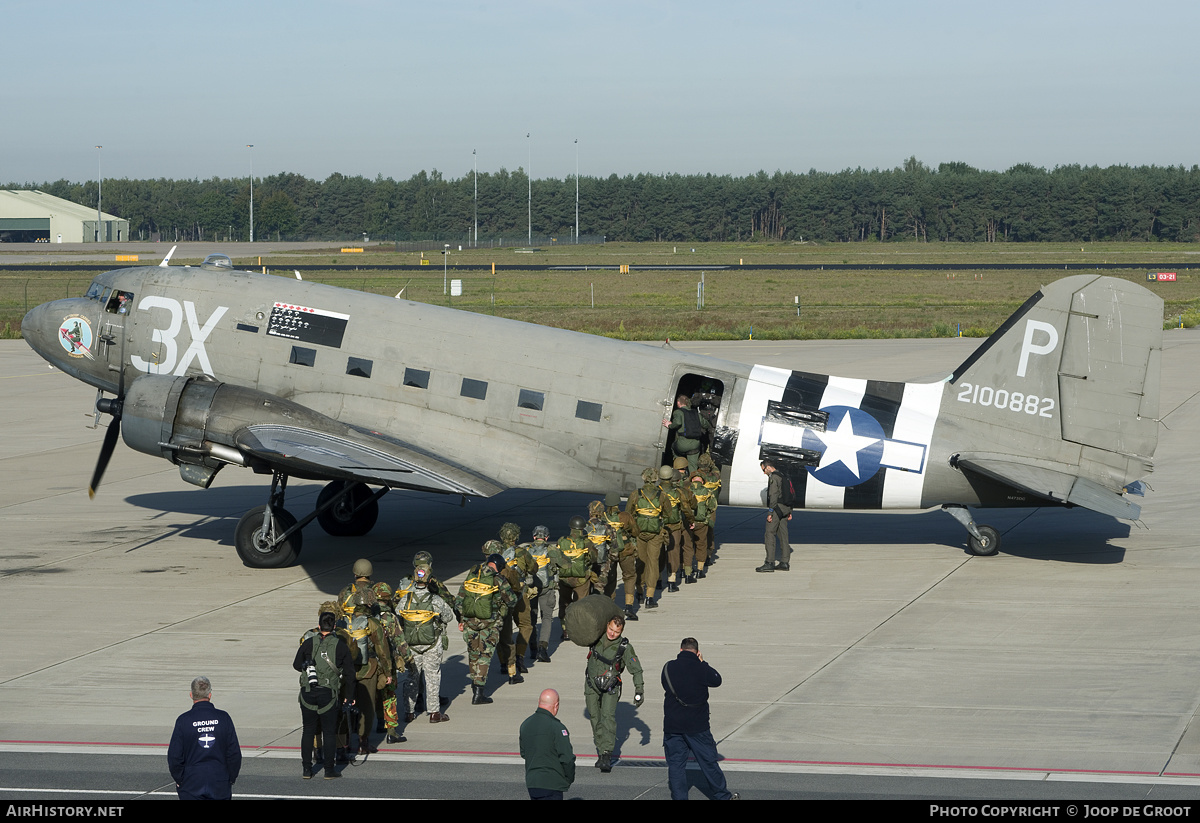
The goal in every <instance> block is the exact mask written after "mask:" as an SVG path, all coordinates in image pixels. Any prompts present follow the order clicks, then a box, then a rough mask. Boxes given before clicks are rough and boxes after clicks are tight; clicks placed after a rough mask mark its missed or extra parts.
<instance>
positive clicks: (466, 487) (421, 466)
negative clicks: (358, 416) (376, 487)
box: [235, 424, 504, 497]
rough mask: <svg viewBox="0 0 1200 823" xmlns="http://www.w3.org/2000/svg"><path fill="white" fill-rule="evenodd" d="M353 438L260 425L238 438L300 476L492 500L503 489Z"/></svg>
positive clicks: (375, 440) (392, 446) (375, 441)
mask: <svg viewBox="0 0 1200 823" xmlns="http://www.w3.org/2000/svg"><path fill="white" fill-rule="evenodd" d="M351 432H352V433H353V434H354V435H356V437H354V439H351V438H350V437H346V436H343V435H339V434H329V433H326V432H321V431H315V430H313V429H308V428H302V427H299V426H287V425H280V424H255V425H250V426H247V427H246V428H244V429H242V430H241V431H240V432H238V434H237V435H236V437H235V440H236V441H237V446H238V448H239V449H241V450H242V451H243V452H246V453H248V454H251V455H254V456H255V457H258V458H259V459H261V460H263V461H265V462H267V463H269V464H270V465H271V466H273V467H275V468H278V469H282V470H284V471H286V472H288V473H289V474H294V475H297V476H300V477H305V476H308V477H340V478H344V479H347V480H358V481H361V482H364V483H382V484H385V485H388V486H391V487H394V488H407V489H421V490H424V491H433V492H448V493H453V494H465V495H470V496H473V497H490V496H492V495H494V494H498V493H499V492H501V491H503V490H504V488H503V487H502V486H499V485H497V484H496V483H494V482H492V481H490V480H487V479H486V478H483V477H479V476H478V475H475V474H473V473H471V472H469V471H467V470H466V469H464V468H462V467H460V466H455V465H453V464H450V463H447V462H444V461H442V460H439V459H438V458H437V457H434V456H433V455H429V454H426V453H424V452H422V451H420V450H418V449H416V448H413V447H412V446H409V445H407V444H404V443H401V442H399V441H396V440H393V439H391V438H386V437H382V436H380V435H377V434H375V433H369V432H364V431H359V430H353V429H352V430H351Z"/></svg>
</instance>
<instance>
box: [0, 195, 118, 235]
mask: <svg viewBox="0 0 1200 823" xmlns="http://www.w3.org/2000/svg"><path fill="white" fill-rule="evenodd" d="M128 239H129V221H128V220H122V219H121V218H120V217H117V216H116V215H113V214H107V213H105V214H103V215H102V220H101V222H100V226H99V231H97V226H96V210H95V209H89V208H88V207H87V206H81V205H79V204H78V203H72V202H71V201H70V200H63V199H62V198H61V197H54V196H52V195H49V194H46V193H45V192H41V191H0V243H116V242H123V241H126V240H128Z"/></svg>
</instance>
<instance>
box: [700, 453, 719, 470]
mask: <svg viewBox="0 0 1200 823" xmlns="http://www.w3.org/2000/svg"><path fill="white" fill-rule="evenodd" d="M698 462H699V465H700V467H701V468H704V469H715V468H716V467H717V464H716V463H714V462H713V459H712V457H710V456H709V454H708V452H705V453H704V454H702V455H700V460H699V461H698Z"/></svg>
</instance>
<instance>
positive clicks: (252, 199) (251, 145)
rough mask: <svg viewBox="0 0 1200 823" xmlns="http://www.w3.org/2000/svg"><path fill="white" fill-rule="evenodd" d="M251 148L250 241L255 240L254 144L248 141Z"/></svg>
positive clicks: (248, 146)
mask: <svg viewBox="0 0 1200 823" xmlns="http://www.w3.org/2000/svg"><path fill="white" fill-rule="evenodd" d="M246 148H248V149H250V242H251V243H253V242H254V144H253V143H247V144H246Z"/></svg>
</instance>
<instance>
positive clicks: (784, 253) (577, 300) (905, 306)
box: [0, 243, 1200, 339]
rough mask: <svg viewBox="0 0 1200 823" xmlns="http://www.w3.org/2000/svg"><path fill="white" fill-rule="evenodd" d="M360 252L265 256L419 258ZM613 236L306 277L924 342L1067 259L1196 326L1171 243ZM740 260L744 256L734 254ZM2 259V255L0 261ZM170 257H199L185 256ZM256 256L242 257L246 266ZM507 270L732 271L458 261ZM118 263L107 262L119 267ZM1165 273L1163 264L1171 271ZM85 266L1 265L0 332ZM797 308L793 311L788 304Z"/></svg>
mask: <svg viewBox="0 0 1200 823" xmlns="http://www.w3.org/2000/svg"><path fill="white" fill-rule="evenodd" d="M368 248H369V249H370V251H364V253H363V254H361V255H349V254H340V253H339V252H338V250H337V248H336V247H335V248H332V249H323V250H315V251H308V252H286V253H284V254H275V255H272V256H270V257H269V258H267V259H264V263H266V264H267V265H268V267H269V269H270V270H272V271H273V272H278V273H279V275H280V276H287V277H292V276H293V275H292V274H291V272H290V270H287V268H286V267H287V266H288V265H289V264H291V265H304V266H320V265H324V264H326V262H327V261H328V262H329V263H330V264H337V265H342V266H344V265H346V264H354V263H361V264H369V265H371V266H373V267H374V266H408V267H412V266H416V265H418V264H419V260H420V258H421V255H420V254H419V253H416V252H408V253H397V252H395V251H393V250H392V248H391V246H379V247H368ZM692 248H693V246H691V245H688V246H686V247H685V246H682V245H673V244H608V245H604V246H577V247H575V246H556V247H551V248H547V249H544V250H542V251H538V252H535V253H518V252H514V251H513V250H512V249H478V250H464V251H463V252H462V253H459V252H457V251H452V253H451V256H450V259H449V266H448V276H449V278H450V279H459V280H461V281H462V286H463V294H462V296H461V297H454V298H447V297H446V296H444V295H443V275H442V265H441V264H442V262H443V261H442V255H441V254H438V253H434V254H433V255H429V253H428V252H426V255H429V256H430V257H431V263H430V264H429V266H428V268H426V267H421V268H407V269H405V270H391V271H389V270H387V269H376V268H372V269H365V270H360V271H354V270H338V271H334V270H324V271H322V270H308V271H306V272H305V273H304V277H305V279H306V280H310V281H317V282H322V283H331V284H334V285H338V286H341V287H344V288H351V289H359V290H363V291H368V292H373V293H377V294H385V295H388V296H392V295H395V294H396V293H397V292H399V291H400V290H401V289H402V288H403V289H404V295H403V296H404V297H406V298H408V299H411V300H417V301H420V302H427V303H438V304H442V305H445V304H447V303H449V305H452V306H455V307H457V308H461V309H466V310H468V311H474V312H483V313H488V314H491V313H494V314H496V315H499V316H503V317H511V318H515V319H519V320H526V321H530V322H534V323H542V324H545V325H552V326H558V327H561V328H570V329H576V330H579V331H586V332H591V333H596V334H604V335H608V336H614V337H621V338H626V339H662V338H664V337H671V338H673V339H739V338H746V337H749V336H750V334H751V330H753V335H754V337H756V338H769V339H804V338H841V337H922V336H950V335H955V334H958V333H960V331H961V333H962V334H964V335H970V336H981V335H986V334H990V333H991V332H992V331H993V330H994V329H995V328H996V326H998V325H999V324H1000V323H1001V322H1002V321H1003V320H1004V319H1005V318H1007V317H1008V315H1009V314H1011V313H1012V311H1013V310H1014V309H1016V307H1017V306H1019V305H1020V304H1021V303H1022V302H1024V300H1025V299H1026V298H1027V297H1029V295H1031V294H1033V293H1034V292H1035V291H1036V290H1037V289H1038V288H1039V287H1040V286H1042V285H1043V284H1046V283H1049V282H1052V281H1054V280H1057V279H1059V278H1061V277H1063V276H1067V275H1069V274H1076V273H1079V272H1077V271H1064V270H1063V268H1062V266H1063V265H1065V264H1068V263H1069V264H1098V263H1114V262H1117V263H1125V262H1128V263H1129V264H1130V265H1131V266H1132V265H1133V264H1135V263H1146V264H1152V265H1155V266H1156V268H1155V269H1151V270H1164V269H1165V270H1172V271H1176V272H1177V274H1178V280H1177V281H1176V282H1173V283H1153V284H1146V283H1145V274H1146V271H1147V269H1145V268H1130V269H1124V270H1117V271H1104V272H1103V273H1105V274H1109V275H1112V276H1118V277H1123V278H1125V279H1128V280H1131V281H1134V282H1139V283H1143V284H1146V285H1149V287H1150V288H1151V289H1152V290H1153V291H1155V292H1156V293H1157V294H1159V295H1160V296H1161V297H1162V298H1163V299H1164V300H1165V301H1166V303H1167V306H1166V311H1165V315H1164V324H1165V325H1174V324H1176V323H1178V322H1179V317H1180V316H1181V315H1182V317H1183V322H1184V324H1185V325H1195V324H1196V323H1197V322H1198V321H1200V271H1197V272H1195V273H1193V272H1192V271H1191V269H1190V263H1191V262H1192V261H1193V260H1200V252H1198V251H1196V250H1194V247H1192V246H1190V245H1179V244H1169V245H1168V244H1103V245H1100V246H1095V247H1087V246H1085V247H1084V248H1083V250H1082V251H1081V250H1080V247H1079V246H1065V245H1060V244H1040V245H1028V244H1026V245H1016V244H1012V245H1006V244H980V245H961V244H902V243H889V244H870V243H867V244H854V246H849V245H846V246H832V247H831V246H816V245H808V244H805V245H799V244H773V245H771V244H749V245H743V246H734V245H725V244H704V245H696V246H694V248H695V249H696V251H695V252H694V253H693V252H692V251H691V249H692ZM739 261H740V262H739ZM2 262H3V255H0V263H2ZM173 262H176V263H188V262H191V263H195V262H198V261H189V260H186V259H182V260H179V259H177V260H175V261H173ZM256 262H257V260H256V259H236V260H235V263H236V264H237V265H239V266H247V267H250V266H253V265H254V264H255V263H256ZM492 262H495V263H497V264H498V265H501V266H521V265H525V266H529V265H556V266H602V267H613V266H617V265H620V264H622V263H629V264H632V265H635V266H636V265H697V266H714V267H719V266H728V267H730V268H723V269H714V270H709V271H704V272H703V279H704V308H703V309H697V285H698V283H699V282H700V280H701V276H702V274H701V271H693V270H688V271H653V270H651V271H634V272H632V273H630V274H622V273H620V272H618V271H616V270H613V269H612V268H603V269H601V270H589V271H531V270H528V269H526V270H519V269H517V270H502V271H501V272H500V273H498V274H497V275H496V276H495V277H493V276H492V275H491V273H490V268H489V269H485V270H478V269H469V268H459V267H460V266H464V265H466V264H472V265H475V266H478V265H481V264H490V263H492ZM781 263H782V264H796V263H805V264H814V263H815V264H818V265H822V264H836V265H838V266H849V267H851V268H839V269H838V270H836V271H827V270H805V271H780V270H772V269H764V268H758V266H763V265H771V264H781ZM996 263H1020V264H1024V265H1038V266H1039V267H1038V268H1030V269H1019V270H1002V271H979V270H972V266H979V265H989V264H996ZM897 264H904V265H906V266H918V267H920V266H926V265H927V266H931V267H932V266H947V265H949V266H959V265H961V266H962V267H963V268H962V269H961V270H957V269H950V270H941V269H938V270H922V269H920V268H917V269H912V270H903V271H896V270H890V271H889V270H866V269H854V268H852V267H853V266H887V265H893V266H894V265H897ZM115 265H116V264H114V267H115ZM1167 267H1169V268H1167ZM93 276H94V273H93V272H90V271H82V270H81V271H78V272H63V271H39V270H38V268H37V267H36V266H24V267H20V268H17V267H12V268H9V267H7V266H2V265H0V330H3V331H4V334H5V336H9V337H12V336H16V335H17V333H18V332H19V327H20V319H21V317H22V316H23V315H24V313H25V311H26V310H27V309H28V308H30V307H32V306H34V305H37V304H38V303H42V302H45V301H47V300H53V299H57V298H60V297H66V296H74V295H79V294H82V293H83V291H84V290H85V289H86V287H87V284H88V283H89V282H90V281H91V279H92V277H93ZM797 298H798V299H799V305H800V316H799V317H797V311H796V306H797V304H796V300H797Z"/></svg>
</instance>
